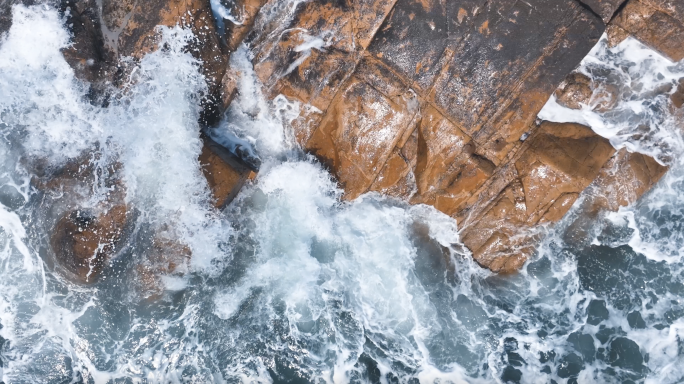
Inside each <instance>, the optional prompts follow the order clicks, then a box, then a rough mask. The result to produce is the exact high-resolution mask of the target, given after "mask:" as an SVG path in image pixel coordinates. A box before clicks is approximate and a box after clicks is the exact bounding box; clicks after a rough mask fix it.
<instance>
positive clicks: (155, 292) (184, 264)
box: [132, 233, 192, 301]
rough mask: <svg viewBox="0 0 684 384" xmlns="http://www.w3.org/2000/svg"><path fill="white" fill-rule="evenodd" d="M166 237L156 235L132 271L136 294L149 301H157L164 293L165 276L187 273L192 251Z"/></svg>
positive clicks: (177, 275)
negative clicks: (142, 259) (143, 257)
mask: <svg viewBox="0 0 684 384" xmlns="http://www.w3.org/2000/svg"><path fill="white" fill-rule="evenodd" d="M168 235H169V234H168V233H160V234H158V235H157V236H156V237H155V238H154V239H153V240H152V244H151V246H150V247H148V249H147V252H146V258H145V260H144V261H143V262H141V263H139V264H137V265H136V266H135V269H134V270H133V279H132V281H133V282H134V284H135V285H136V289H137V291H138V293H139V294H140V296H142V297H144V298H146V299H147V300H149V301H154V300H157V299H159V298H160V297H161V296H162V294H163V293H164V289H165V284H164V280H163V278H164V277H165V276H167V277H169V276H172V277H182V276H183V275H185V274H186V273H187V272H188V268H189V264H190V259H191V258H192V251H191V250H190V248H189V247H188V246H187V245H184V244H182V243H180V242H179V241H178V240H175V239H173V240H172V239H169V238H168V237H169V236H168ZM174 238H177V236H174Z"/></svg>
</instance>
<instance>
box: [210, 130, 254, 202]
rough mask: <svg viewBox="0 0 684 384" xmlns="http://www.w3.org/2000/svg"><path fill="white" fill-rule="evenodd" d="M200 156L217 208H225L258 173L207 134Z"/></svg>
mask: <svg viewBox="0 0 684 384" xmlns="http://www.w3.org/2000/svg"><path fill="white" fill-rule="evenodd" d="M202 139H203V142H204V146H203V147H202V154H201V155H200V157H199V162H200V165H201V166H202V172H203V173H204V176H205V177H206V179H207V182H208V183H209V188H210V189H211V191H212V194H213V196H214V204H215V206H216V207H217V208H223V207H225V206H226V205H227V204H229V203H230V202H231V201H232V200H233V199H234V198H235V196H237V194H238V192H240V189H242V186H243V185H244V184H245V182H246V181H247V180H250V179H253V178H254V177H255V176H256V174H255V173H254V171H252V170H251V169H250V168H249V167H248V166H247V165H246V164H245V163H244V162H243V161H241V160H240V159H239V158H237V157H236V156H235V155H234V154H232V153H231V152H230V151H228V150H227V149H226V148H225V147H223V146H221V145H220V144H218V143H217V142H215V141H214V140H212V139H210V138H209V137H207V136H204V135H203V137H202Z"/></svg>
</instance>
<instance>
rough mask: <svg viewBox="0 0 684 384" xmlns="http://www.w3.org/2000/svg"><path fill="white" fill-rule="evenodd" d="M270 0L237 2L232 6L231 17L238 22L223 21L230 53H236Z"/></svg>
mask: <svg viewBox="0 0 684 384" xmlns="http://www.w3.org/2000/svg"><path fill="white" fill-rule="evenodd" d="M267 1H268V0H236V1H233V2H232V3H231V4H230V11H231V15H232V16H233V17H234V18H235V19H236V21H238V23H235V22H233V21H230V20H225V19H224V20H223V22H224V23H225V33H226V44H227V45H228V49H230V51H231V52H232V51H235V50H236V49H237V48H238V46H240V44H241V43H242V41H243V40H244V39H245V37H246V36H247V34H248V33H249V32H250V31H251V30H252V27H253V26H254V21H255V20H256V17H257V14H258V13H259V10H261V7H263V6H264V4H266V2H267Z"/></svg>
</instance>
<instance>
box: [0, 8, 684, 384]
mask: <svg viewBox="0 0 684 384" xmlns="http://www.w3.org/2000/svg"><path fill="white" fill-rule="evenodd" d="M291 3H293V2H289V1H288V2H283V4H285V5H283V6H287V4H291ZM281 5H282V4H281ZM14 12H15V13H14V20H15V23H14V25H13V27H12V30H11V31H10V33H9V34H8V35H7V37H6V38H5V40H4V41H2V42H1V46H0V53H2V55H0V67H1V68H0V69H1V70H0V84H1V85H2V86H1V87H0V119H1V120H2V122H1V123H0V132H2V135H3V138H4V140H2V141H0V156H1V158H0V160H1V161H0V164H2V166H1V169H0V182H1V183H2V186H1V187H0V202H2V204H3V208H2V209H0V220H2V222H1V223H2V225H1V227H2V230H1V232H0V324H1V325H2V328H0V337H1V339H0V361H2V368H0V380H2V381H4V382H6V383H32V382H48V383H53V382H54V383H57V382H93V383H109V382H112V383H113V382H151V383H156V382H219V383H220V382H226V383H237V382H257V383H272V382H292V381H296V380H298V381H300V382H317V383H323V382H324V383H346V382H355V383H389V382H399V383H415V382H421V383H437V382H441V383H447V382H452V383H461V382H465V383H490V382H499V383H504V382H521V383H538V382H551V380H554V381H555V382H557V383H569V382H627V381H629V380H631V381H633V382H649V383H650V382H653V383H656V382H657V383H676V382H680V381H681V380H682V379H683V378H684V371H683V370H682V368H681V367H683V366H684V364H682V356H684V352H682V347H681V340H682V331H683V329H682V328H683V323H682V322H683V321H684V320H683V319H684V309H683V307H682V300H683V299H684V284H683V281H682V279H683V275H682V257H681V253H680V252H681V251H680V249H682V244H684V230H682V228H680V226H679V224H678V223H679V222H681V220H680V218H681V217H682V216H684V211H683V209H684V201H681V200H680V199H681V197H680V196H684V194H683V193H682V190H681V189H682V185H684V184H683V183H682V181H681V180H682V175H683V173H682V172H684V171H682V170H684V166H682V165H683V164H681V162H682V161H683V160H682V158H681V156H680V155H679V154H680V153H682V151H681V150H680V148H682V147H681V145H680V143H681V140H680V139H679V132H678V130H677V128H676V125H675V124H677V122H676V121H677V120H676V117H673V116H672V115H671V114H669V113H666V112H667V111H666V109H665V108H663V105H665V104H664V103H666V102H667V100H666V95H665V94H664V93H663V94H662V95H661V96H656V97H650V96H648V95H649V94H648V89H656V88H657V86H658V84H660V83H659V82H668V81H670V82H671V80H672V79H674V78H675V77H676V76H678V74H680V73H682V72H684V71H682V70H681V67H680V65H681V64H676V65H674V64H672V63H664V64H663V62H661V61H659V60H660V59H659V58H658V57H657V56H655V54H653V53H652V52H650V51H646V49H645V48H643V47H641V46H637V45H635V44H636V43H635V42H633V41H627V42H626V43H624V44H623V45H621V46H619V47H617V48H615V49H608V48H607V47H604V46H598V47H597V48H596V49H595V50H594V51H592V54H591V55H590V56H589V57H588V58H587V59H586V60H585V62H584V63H583V65H582V68H581V70H582V71H584V72H586V73H590V74H591V75H592V76H599V74H603V75H602V76H605V77H606V78H608V79H611V81H614V82H616V84H618V85H620V86H621V87H624V89H625V92H626V93H624V95H625V97H624V98H623V99H622V100H623V101H622V104H619V106H618V108H617V109H616V111H617V112H615V113H612V114H610V113H604V114H595V113H594V112H591V113H590V112H589V111H588V110H587V109H583V110H582V111H581V112H579V114H581V115H582V116H579V117H577V116H578V115H573V116H575V117H572V119H575V118H577V119H579V118H580V117H581V118H582V119H584V120H582V121H584V122H589V123H590V124H592V126H593V127H594V129H596V130H597V131H598V132H599V133H602V134H604V135H605V136H607V137H610V138H611V141H612V142H613V143H614V144H615V145H618V146H620V145H624V146H630V145H633V146H635V147H634V148H637V149H639V150H643V151H645V152H647V153H654V154H658V155H659V156H661V157H662V158H663V159H666V158H669V160H668V162H669V164H671V168H672V170H671V172H670V173H668V175H666V176H665V178H664V179H663V181H661V183H659V185H658V186H657V187H656V189H655V190H654V191H653V192H652V193H650V194H648V195H647V196H646V197H645V198H644V199H642V201H640V202H639V203H638V204H636V205H634V206H632V207H628V208H624V209H622V210H621V211H620V212H618V213H616V214H614V215H609V216H608V217H607V218H606V219H605V220H603V221H600V222H598V223H596V227H595V228H594V229H593V230H592V231H591V233H592V234H595V238H594V239H593V242H592V241H590V242H588V245H576V244H572V243H567V242H566V241H565V240H564V231H565V229H566V228H567V227H568V226H569V225H570V224H571V222H572V220H573V214H570V215H569V216H568V217H567V218H566V219H564V221H563V222H561V223H560V225H559V226H557V227H556V229H554V230H552V231H550V232H549V233H548V234H547V236H546V239H545V240H544V243H543V244H542V245H541V246H540V248H539V251H538V253H539V254H538V255H537V257H536V258H534V259H533V260H532V261H531V262H529V263H528V264H527V265H526V266H525V267H524V269H523V270H522V271H521V273H520V274H519V275H515V276H497V275H493V274H491V273H489V272H487V271H485V270H483V269H481V268H480V267H478V266H477V265H475V263H474V262H473V261H472V258H471V257H470V255H469V254H468V252H467V251H465V250H464V248H463V247H462V246H461V245H460V241H459V239H458V232H457V227H456V224H455V223H454V221H453V220H451V219H450V218H448V217H446V216H444V215H443V214H441V213H439V212H437V211H435V210H434V209H432V208H430V207H425V206H414V207H410V206H408V205H406V204H404V203H402V202H397V201H394V200H391V199H388V198H383V197H381V196H379V195H376V194H369V195H365V196H362V197H361V198H359V199H357V200H356V201H353V202H342V201H341V200H340V193H341V191H340V190H339V189H338V187H337V186H336V184H335V182H334V181H333V180H332V179H331V177H330V175H329V174H328V173H327V172H326V171H325V170H324V169H323V168H322V167H321V166H320V165H319V164H318V163H317V162H316V161H315V160H313V159H312V158H310V157H308V156H307V155H305V154H303V153H302V152H301V151H300V150H299V149H298V148H297V146H296V144H295V142H294V140H293V139H292V137H291V132H288V129H287V128H286V127H287V122H288V121H289V119H291V118H292V117H294V116H296V115H297V114H298V108H303V107H305V106H299V105H294V104H290V103H288V102H287V100H286V99H284V98H282V97H280V98H277V99H276V100H275V101H274V102H272V103H269V102H267V101H265V100H264V98H263V97H262V95H261V94H260V87H259V84H258V82H257V81H256V76H254V73H253V70H252V69H251V65H250V63H249V62H250V60H249V57H248V54H247V51H248V50H247V49H246V48H244V47H243V48H241V49H240V51H238V52H237V53H236V54H234V55H233V59H232V63H231V65H232V66H233V68H238V69H239V70H240V71H241V72H242V73H243V76H242V77H241V79H240V96H239V98H238V99H237V100H236V102H235V103H233V106H232V107H231V110H230V111H229V112H228V114H227V115H226V118H225V119H224V120H223V122H222V124H221V126H220V127H219V128H218V130H217V131H215V133H216V134H217V135H218V136H217V137H221V135H226V136H228V135H232V136H231V137H234V138H238V139H239V140H244V142H246V143H248V144H249V145H250V146H252V145H253V146H254V147H255V148H256V150H257V151H258V153H259V155H260V156H261V158H262V160H263V162H264V166H263V167H262V170H261V172H260V175H259V177H258V178H257V180H256V181H255V182H254V183H253V184H250V185H248V186H247V187H246V188H245V189H244V190H243V191H242V193H241V194H240V196H239V197H238V198H237V200H236V201H235V202H234V203H233V204H232V205H231V206H230V207H228V208H227V209H226V210H225V211H223V212H217V211H215V210H214V209H213V208H212V207H211V204H210V199H209V192H208V189H207V186H206V182H205V181H204V179H203V177H202V175H201V171H200V168H199V164H198V163H197V157H198V155H199V151H200V149H201V143H200V140H199V132H200V128H199V126H198V124H197V118H198V116H199V109H198V108H199V107H198V105H199V100H198V96H197V95H198V94H200V93H201V91H202V90H203V89H204V88H203V87H204V86H205V85H204V83H203V79H202V78H201V77H200V75H199V72H198V70H197V69H198V67H197V62H196V61H195V60H194V59H192V57H191V56H190V55H187V54H186V53H184V52H183V49H182V47H183V44H184V42H186V41H187V40H188V39H189V38H191V37H190V35H189V33H188V32H187V31H183V30H180V29H167V30H166V31H165V33H164V36H165V39H166V40H165V43H166V44H163V46H165V47H167V48H166V49H163V50H161V51H158V52H156V53H153V54H150V55H148V56H147V57H146V58H145V59H143V60H142V62H141V63H140V67H139V68H138V69H137V70H136V72H135V73H134V75H133V77H132V78H131V80H130V82H129V84H128V85H127V87H126V91H124V92H120V91H117V90H112V92H113V95H114V97H113V99H112V100H113V102H112V103H111V105H110V106H109V107H107V108H102V107H99V106H93V105H91V104H90V103H89V101H88V98H87V92H86V85H85V84H82V83H80V82H79V81H78V80H76V79H75V78H74V75H73V71H72V70H71V69H70V68H69V67H68V65H67V64H66V63H65V62H64V60H63V59H62V57H61V54H60V52H59V49H60V48H62V47H64V46H65V45H66V44H67V43H68V34H66V32H65V31H64V29H63V27H62V24H61V20H60V19H59V17H58V14H57V12H56V11H54V10H51V9H49V8H44V7H30V8H27V7H21V6H20V7H15V8H14ZM261 22H263V20H262V21H261ZM29 43H30V44H29ZM600 44H601V43H600ZM29 47H30V49H29ZM36 47H39V48H36ZM649 52H650V53H649ZM648 55H651V57H648ZM592 68H598V69H595V70H594V69H592ZM654 68H655V69H654ZM599 69H600V71H599ZM656 69H657V71H660V72H664V71H666V70H667V71H669V72H667V73H668V75H667V76H664V77H663V78H660V77H659V76H657V75H652V74H653V73H654V71H655V70H656ZM613 72H616V73H613ZM682 76H684V74H682ZM638 83H641V84H643V86H642V87H641V88H638V89H637V88H634V87H633V85H634V84H638ZM627 95H628V96H627ZM644 103H646V104H644ZM649 103H650V104H649ZM552 104H553V101H552V102H551V104H550V106H553V105H552ZM638 105H641V106H642V107H638ZM549 108H550V107H549ZM549 108H547V109H545V111H544V112H543V113H542V115H543V117H544V118H549V119H557V120H562V119H568V117H567V116H570V114H571V112H569V111H567V110H562V111H561V110H558V109H556V110H555V112H553V110H552V109H549ZM640 108H641V109H640ZM552 112H553V113H552ZM587 116H588V117H587ZM634 119H637V120H638V121H639V122H641V123H643V122H647V123H648V124H647V126H648V127H649V129H650V130H651V131H652V132H655V133H656V134H654V135H652V137H653V140H651V141H648V140H647V141H638V142H637V141H634V140H632V139H633V138H634V136H633V132H632V131H628V130H629V129H632V128H633V127H634V125H633V124H634V121H635V120H634ZM594 121H596V123H594ZM594 124H596V125H595V126H594ZM630 138H632V139H630ZM656 139H657V140H656ZM658 142H660V143H661V144H660V145H661V146H660V147H656V146H655V143H658ZM643 143H645V144H643ZM649 143H652V144H653V145H651V144H649ZM662 143H666V144H667V145H668V147H664V146H662ZM642 145H643V147H637V146H642ZM89 151H98V152H99V156H100V159H103V160H102V162H103V164H107V163H111V162H119V163H120V164H121V167H122V173H123V175H124V176H123V178H124V181H125V183H126V186H127V192H126V199H127V202H128V203H129V204H131V205H132V207H133V208H134V209H135V210H136V211H137V212H138V213H137V215H136V219H135V220H136V225H135V230H134V231H133V232H134V233H133V235H131V236H130V237H129V238H127V247H125V249H124V250H122V251H121V252H120V254H119V255H117V257H116V258H115V260H113V262H112V265H110V266H109V268H110V269H109V270H108V272H109V274H108V276H107V278H105V279H103V280H102V281H100V282H99V283H97V284H96V285H94V286H89V287H82V286H78V285H75V284H72V283H70V282H68V281H66V280H65V279H63V278H62V277H61V276H60V274H58V273H54V271H53V270H52V267H51V266H50V265H49V264H48V263H47V262H46V261H45V260H49V258H47V257H46V254H47V253H49V251H48V248H47V242H46V240H45V238H46V236H47V233H46V229H45V227H44V226H43V225H41V223H40V217H41V215H40V210H41V204H40V197H41V196H40V195H41V194H40V192H39V191H36V190H35V189H33V188H31V187H30V183H29V180H30V178H31V177H32V176H33V175H31V174H30V169H28V168H27V167H26V166H25V163H24V162H22V161H21V159H22V158H25V157H28V156H32V157H39V158H41V159H45V161H47V162H48V163H49V164H51V165H52V166H59V165H61V164H64V163H65V162H67V161H68V160H70V159H73V158H77V157H79V156H80V155H81V154H82V153H84V152H89ZM649 151H650V152H649ZM94 189H97V188H94ZM95 195H96V196H98V195H97V194H95ZM168 226H170V227H171V228H172V233H173V235H174V236H178V239H180V240H181V241H182V242H183V243H185V244H187V246H188V247H189V248H190V249H191V250H192V254H193V258H192V265H191V266H190V267H189V268H188V270H187V271H186V273H184V274H183V276H170V277H167V278H166V279H165V283H166V285H167V288H168V289H167V290H166V292H165V294H164V295H163V296H162V297H160V298H159V299H157V300H156V301H153V302H150V301H147V300H145V298H143V297H140V296H139V295H138V294H137V293H136V290H135V289H133V288H132V287H133V286H134V285H135V275H134V274H131V273H129V272H130V271H131V270H132V269H134V268H135V265H136V264H137V263H140V262H144V260H145V257H146V255H147V252H148V251H147V250H146V248H145V247H144V246H143V245H144V244H145V241H144V240H145V237H146V236H147V237H149V236H151V235H150V233H151V232H154V231H151V232H150V231H147V229H148V228H153V229H158V228H163V227H168ZM147 240H149V239H147ZM591 243H593V244H591Z"/></svg>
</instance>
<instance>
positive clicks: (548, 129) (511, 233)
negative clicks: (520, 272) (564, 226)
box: [459, 122, 615, 272]
mask: <svg viewBox="0 0 684 384" xmlns="http://www.w3.org/2000/svg"><path fill="white" fill-rule="evenodd" d="M614 152H615V150H614V149H613V147H612V146H611V145H610V143H609V142H608V140H606V139H604V138H602V137H600V136H598V135H596V134H595V133H594V132H592V131H591V129H589V128H587V127H584V126H581V125H578V124H557V123H548V122H544V123H542V124H541V125H540V126H539V128H538V129H537V130H536V131H535V133H534V134H532V136H530V137H529V138H528V139H527V140H526V141H525V144H524V145H523V146H522V147H521V149H520V150H519V151H518V153H517V154H516V156H515V157H514V158H513V159H511V161H510V162H509V163H507V164H505V165H504V166H503V167H500V169H499V171H497V173H496V174H495V175H494V176H493V177H492V178H491V180H490V181H489V185H486V186H484V187H483V188H484V189H485V191H482V193H477V194H476V195H474V196H473V198H472V199H471V201H470V202H469V203H470V204H469V208H468V209H467V210H465V211H463V212H461V213H460V214H459V217H460V218H461V220H460V225H461V228H462V239H463V242H464V244H465V245H466V246H468V248H470V249H471V250H472V251H473V255H474V257H475V260H476V261H477V262H478V263H480V264H481V265H483V266H485V267H487V268H490V269H492V270H494V271H498V272H512V271H514V270H516V269H517V268H518V267H520V265H522V263H524V261H525V260H526V259H527V257H529V255H530V254H531V251H532V250H533V249H534V246H535V245H536V241H537V240H538V239H537V236H538V233H537V228H538V225H540V224H545V223H552V222H555V221H557V220H559V219H560V218H561V217H562V216H563V215H564V214H565V213H566V212H567V211H568V210H569V209H570V207H571V206H572V204H573V203H574V201H575V200H576V199H577V197H578V196H579V194H580V193H581V192H582V191H583V190H584V189H585V188H586V187H587V186H589V185H590V184H591V183H592V181H593V180H594V179H595V178H596V177H597V176H598V174H599V172H600V171H601V168H602V167H603V165H604V164H605V163H606V162H607V161H608V160H609V159H610V157H611V156H612V155H613V153H614Z"/></svg>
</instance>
